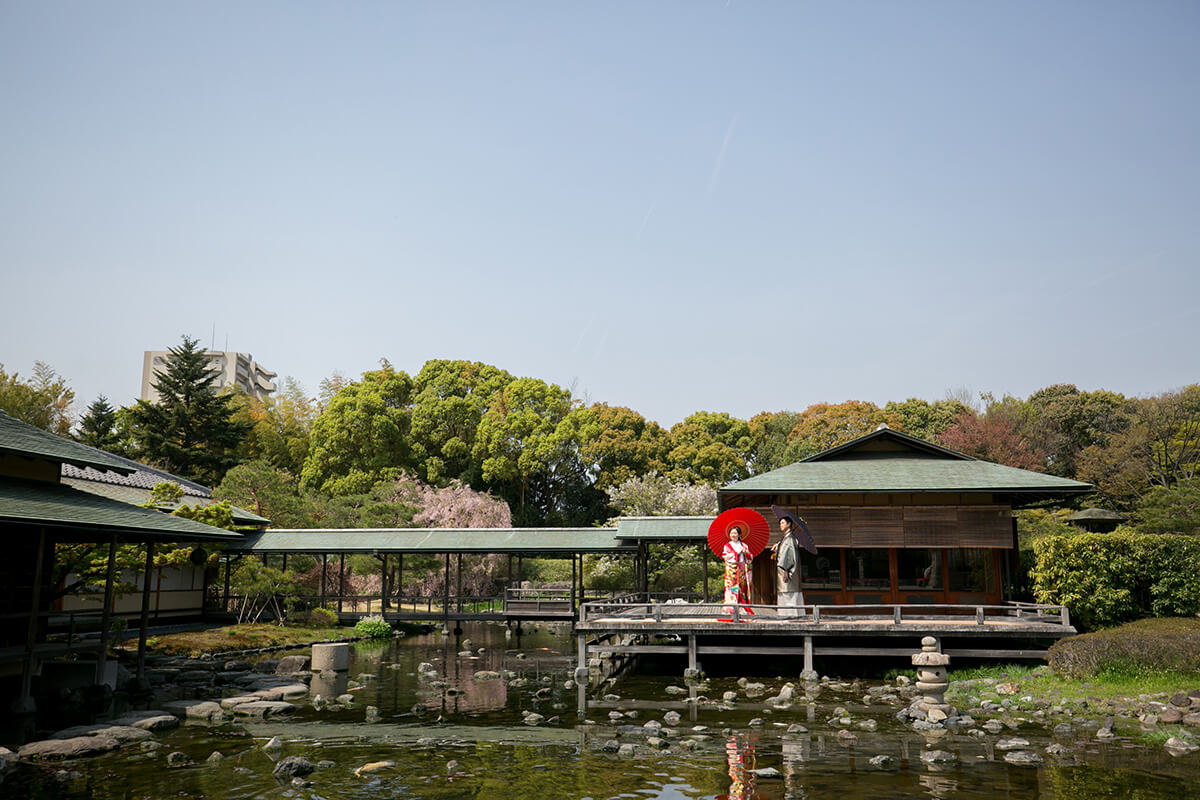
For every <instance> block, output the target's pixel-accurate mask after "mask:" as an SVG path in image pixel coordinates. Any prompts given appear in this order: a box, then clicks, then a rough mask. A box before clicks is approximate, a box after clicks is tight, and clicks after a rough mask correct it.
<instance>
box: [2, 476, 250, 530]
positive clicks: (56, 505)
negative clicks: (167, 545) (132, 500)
mask: <svg viewBox="0 0 1200 800" xmlns="http://www.w3.org/2000/svg"><path fill="white" fill-rule="evenodd" d="M0 522H9V523H19V524H28V525H46V526H53V527H60V528H69V529H71V531H72V533H73V534H78V533H80V532H85V533H89V534H91V533H95V534H103V535H109V534H113V533H116V534H125V535H128V536H129V537H130V538H133V539H135V540H142V539H157V540H166V541H192V540H208V539H213V540H230V541H240V540H241V538H242V535H241V534H240V533H234V532H232V531H226V530H221V529H220V528H214V527H212V526H210V525H204V524H202V523H199V522H193V521H192V520H190V519H184V518H183V517H173V516H171V515H170V514H164V513H162V512H161V511H155V510H153V509H150V508H139V507H138V506H133V505H130V504H128V503H122V502H120V501H118V500H112V499H110V498H107V497H101V496H99V495H96V494H92V493H90V492H82V491H79V490H78V489H75V488H73V487H71V486H64V485H62V484H53V483H45V482H40V481H27V480H20V479H16V478H0Z"/></svg>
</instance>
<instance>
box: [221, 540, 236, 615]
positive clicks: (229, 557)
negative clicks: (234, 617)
mask: <svg viewBox="0 0 1200 800" xmlns="http://www.w3.org/2000/svg"><path fill="white" fill-rule="evenodd" d="M232 563H233V554H232V553H228V552H227V553H225V596H224V597H223V598H222V599H221V611H222V612H224V613H229V569H230V566H231V564H232Z"/></svg>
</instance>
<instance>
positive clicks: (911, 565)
mask: <svg viewBox="0 0 1200 800" xmlns="http://www.w3.org/2000/svg"><path fill="white" fill-rule="evenodd" d="M1092 491H1093V487H1092V485H1091V484H1088V483H1081V482H1079V481H1073V480H1068V479H1066V478H1059V477H1056V476H1053V475H1046V474H1043V473H1040V472H1031V471H1029V470H1023V469H1016V468H1014V467H1006V466H1002V465H1000V464H994V463H992V462H989V461H982V460H980V459H977V458H972V457H971V456H967V455H964V454H962V453H958V452H955V451H953V450H949V449H947V448H945V447H941V446H940V445H936V444H933V443H932V442H927V441H924V440H922V439H917V438H914V437H912V436H908V435H907V434H904V433H900V432H899V431H894V430H891V429H889V428H887V427H886V426H880V428H879V429H878V430H876V431H875V432H873V433H870V434H868V435H866V436H863V437H861V438H858V439H855V440H854V441H852V442H848V443H847V444H844V445H841V446H840V447H834V448H832V449H830V450H826V451H824V452H822V453H818V454H817V455H815V456H812V457H811V458H808V459H805V460H804V461H799V462H797V463H795V464H790V465H788V466H786V467H781V468H780V469H776V470H773V471H771V472H766V473H763V474H761V475H756V476H754V477H752V478H748V479H746V480H744V481H738V482H736V483H732V484H729V485H727V486H725V487H724V488H722V489H720V490H719V491H718V499H719V504H720V509H721V510H722V511H724V510H725V509H729V508H736V507H739V506H745V507H749V508H753V509H755V510H757V511H759V512H760V513H761V514H762V515H763V516H764V517H766V518H767V520H769V521H770V523H771V529H772V537H771V543H772V544H773V543H774V542H775V541H777V540H778V538H779V536H780V534H779V531H778V527H777V521H776V519H775V515H774V514H773V513H772V512H771V506H772V505H778V506H782V507H784V508H786V509H787V510H789V511H792V512H793V513H795V514H796V515H797V516H799V517H800V518H802V519H804V520H805V521H806V522H807V524H808V526H809V528H810V529H811V531H812V536H813V539H814V540H815V542H816V545H817V553H816V554H815V555H813V554H810V553H807V552H805V553H803V557H802V559H801V570H802V590H803V592H804V599H805V601H806V602H807V603H813V604H848V605H877V604H881V603H901V604H914V603H937V604H976V603H988V604H991V603H999V602H1001V601H1002V600H1004V599H1005V598H1006V596H1007V592H1006V587H1007V586H1008V585H1009V583H1010V581H1011V576H1012V570H1013V569H1014V568H1015V566H1016V565H1015V563H1014V562H1015V557H1016V547H1017V542H1016V539H1017V529H1016V520H1015V519H1014V517H1013V513H1012V512H1013V510H1014V509H1019V508H1023V507H1028V506H1036V505H1042V504H1052V503H1061V502H1063V501H1066V500H1069V499H1070V498H1072V497H1077V496H1080V495H1084V494H1088V493H1090V492H1092ZM754 566H755V569H754V588H753V594H754V597H753V598H752V600H753V602H755V603H765V604H773V603H774V602H775V570H774V569H772V568H770V566H771V564H770V551H769V550H767V551H764V553H762V554H760V555H759V557H758V558H757V559H756V561H755V564H754Z"/></svg>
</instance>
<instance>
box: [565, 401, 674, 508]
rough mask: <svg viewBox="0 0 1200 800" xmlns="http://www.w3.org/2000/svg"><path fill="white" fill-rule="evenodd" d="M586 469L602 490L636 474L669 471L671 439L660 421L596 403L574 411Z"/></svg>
mask: <svg viewBox="0 0 1200 800" xmlns="http://www.w3.org/2000/svg"><path fill="white" fill-rule="evenodd" d="M571 413H572V415H573V416H574V417H575V422H576V425H577V430H578V437H579V442H580V446H579V454H580V457H581V458H582V459H583V464H584V469H585V470H587V472H588V474H590V475H592V476H594V478H595V481H594V484H595V486H596V488H597V489H599V490H601V491H603V490H605V489H607V488H608V487H610V486H615V485H616V484H619V483H621V482H622V481H625V480H628V479H629V478H631V477H633V476H635V475H642V474H645V473H647V472H650V471H652V470H653V471H665V470H666V469H667V454H668V453H669V452H670V438H669V436H668V435H667V432H666V431H664V430H663V429H662V427H661V426H659V424H658V423H657V422H653V421H649V420H647V419H646V418H645V417H643V416H642V415H641V414H639V413H637V412H636V411H634V410H633V409H630V408H625V407H624V406H610V405H608V404H607V403H593V404H592V405H590V406H588V407H587V408H579V409H576V410H574V411H573V412H571Z"/></svg>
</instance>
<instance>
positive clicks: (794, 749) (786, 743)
mask: <svg viewBox="0 0 1200 800" xmlns="http://www.w3.org/2000/svg"><path fill="white" fill-rule="evenodd" d="M781 744H782V747H783V798H784V800H806V798H807V797H808V787H806V786H805V785H804V784H803V783H802V780H801V779H802V777H803V775H804V763H805V762H806V761H808V760H809V756H810V751H811V749H812V742H811V741H810V739H809V738H808V734H807V733H805V734H801V735H800V736H790V735H785V736H784V737H783V740H782V743H781Z"/></svg>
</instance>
